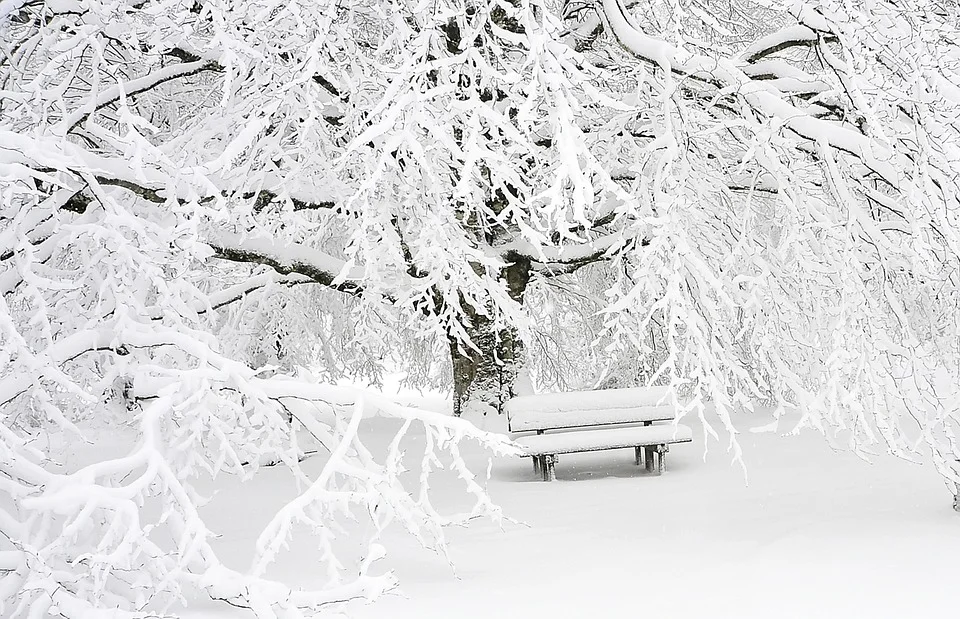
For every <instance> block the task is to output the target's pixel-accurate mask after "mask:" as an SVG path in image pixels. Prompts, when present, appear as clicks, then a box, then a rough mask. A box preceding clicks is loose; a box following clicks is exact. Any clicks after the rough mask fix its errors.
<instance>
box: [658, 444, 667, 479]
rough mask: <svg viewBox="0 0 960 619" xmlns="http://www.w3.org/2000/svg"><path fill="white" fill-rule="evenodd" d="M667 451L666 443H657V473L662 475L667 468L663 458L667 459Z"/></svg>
mask: <svg viewBox="0 0 960 619" xmlns="http://www.w3.org/2000/svg"><path fill="white" fill-rule="evenodd" d="M668 451H670V448H669V447H667V446H666V445H657V475H662V474H663V472H664V471H665V470H667V465H666V462H665V460H666V459H667V452H668Z"/></svg>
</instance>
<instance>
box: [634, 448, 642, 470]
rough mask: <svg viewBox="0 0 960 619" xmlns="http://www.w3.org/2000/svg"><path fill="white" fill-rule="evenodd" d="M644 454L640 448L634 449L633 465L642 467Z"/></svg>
mask: <svg viewBox="0 0 960 619" xmlns="http://www.w3.org/2000/svg"><path fill="white" fill-rule="evenodd" d="M642 454H643V452H642V451H641V448H640V447H634V448H633V463H634V464H636V465H637V466H640V463H641V462H642V461H643V455H642Z"/></svg>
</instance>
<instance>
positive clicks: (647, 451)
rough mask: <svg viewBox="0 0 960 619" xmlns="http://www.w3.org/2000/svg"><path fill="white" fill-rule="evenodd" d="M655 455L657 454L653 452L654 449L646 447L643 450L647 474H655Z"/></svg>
mask: <svg viewBox="0 0 960 619" xmlns="http://www.w3.org/2000/svg"><path fill="white" fill-rule="evenodd" d="M655 453H656V452H655V451H654V450H653V447H650V446H644V448H643V463H644V467H643V468H644V470H645V471H646V472H647V473H652V472H653V458H654V454H655Z"/></svg>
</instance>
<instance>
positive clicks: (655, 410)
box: [504, 387, 693, 481]
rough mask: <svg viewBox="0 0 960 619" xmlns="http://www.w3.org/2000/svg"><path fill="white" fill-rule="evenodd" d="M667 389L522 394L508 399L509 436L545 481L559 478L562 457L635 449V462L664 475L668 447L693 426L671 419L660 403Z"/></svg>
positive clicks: (688, 435) (687, 439) (689, 435)
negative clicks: (586, 452)
mask: <svg viewBox="0 0 960 619" xmlns="http://www.w3.org/2000/svg"><path fill="white" fill-rule="evenodd" d="M666 396H667V389H666V387H662V388H661V387H653V388H633V389H607V390H602V391H575V392H568V393H550V394H543V395H529V396H518V397H516V398H512V399H510V400H508V401H507V403H506V404H505V406H504V410H505V411H506V413H507V421H508V423H509V429H510V438H511V439H513V441H514V442H515V443H516V444H517V445H519V446H520V447H521V448H522V449H523V455H524V456H530V457H531V458H533V469H534V472H536V473H539V474H542V476H543V480H544V481H552V480H554V479H555V478H556V474H555V471H554V467H555V465H556V463H557V456H558V455H560V454H566V453H580V452H585V451H603V450H607V449H623V448H626V447H633V449H634V462H635V464H637V465H639V464H640V463H641V462H642V463H643V464H644V466H645V468H646V470H647V471H648V472H652V473H656V474H660V473H662V472H663V470H664V457H665V455H666V453H667V451H669V446H670V445H672V444H675V443H689V442H690V441H691V440H693V436H692V432H691V431H690V428H688V427H687V426H684V425H680V424H675V423H664V422H672V421H673V419H674V410H673V407H672V406H668V405H663V404H660V402H661V401H663V400H665V399H666Z"/></svg>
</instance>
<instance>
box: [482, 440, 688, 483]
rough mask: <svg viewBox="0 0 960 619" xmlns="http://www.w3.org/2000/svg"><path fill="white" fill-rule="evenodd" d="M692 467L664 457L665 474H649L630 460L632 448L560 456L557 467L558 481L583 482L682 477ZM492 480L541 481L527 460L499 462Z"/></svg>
mask: <svg viewBox="0 0 960 619" xmlns="http://www.w3.org/2000/svg"><path fill="white" fill-rule="evenodd" d="M692 466H693V462H692V461H691V460H690V459H689V458H686V457H684V456H682V455H680V454H674V453H672V452H671V453H670V454H668V455H667V460H666V472H664V474H663V475H662V476H660V475H657V474H656V473H653V472H651V473H648V472H647V471H646V470H644V467H643V464H641V465H639V466H637V465H636V464H634V460H633V448H632V447H631V448H627V449H610V450H607V451H595V452H585V453H574V454H562V455H560V460H559V462H558V463H557V464H556V466H555V468H554V470H555V471H556V478H557V481H586V480H590V479H609V478H615V479H616V478H630V477H669V476H670V475H671V473H681V472H683V471H685V470H687V469H689V468H691V467H692ZM491 475H492V477H493V478H495V479H497V480H499V481H507V482H537V483H542V481H543V479H542V478H541V477H540V474H539V473H534V471H533V462H532V460H531V459H530V458H509V459H505V460H501V461H500V462H499V463H498V465H495V466H494V467H493V471H491Z"/></svg>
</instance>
